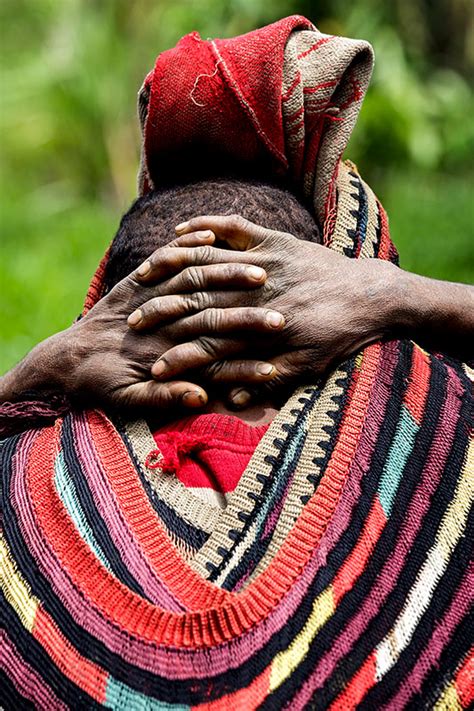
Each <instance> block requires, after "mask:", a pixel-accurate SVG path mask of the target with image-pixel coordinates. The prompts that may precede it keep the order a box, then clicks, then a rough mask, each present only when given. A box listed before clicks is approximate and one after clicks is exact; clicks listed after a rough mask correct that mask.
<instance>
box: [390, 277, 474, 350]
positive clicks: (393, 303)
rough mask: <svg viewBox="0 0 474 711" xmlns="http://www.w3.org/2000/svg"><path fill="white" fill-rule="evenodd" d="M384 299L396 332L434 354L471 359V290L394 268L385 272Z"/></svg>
mask: <svg viewBox="0 0 474 711" xmlns="http://www.w3.org/2000/svg"><path fill="white" fill-rule="evenodd" d="M386 294H387V296H386V298H387V300H388V302H389V306H390V311H389V323H388V326H389V328H390V321H391V323H392V325H393V328H394V330H395V331H396V332H399V333H400V335H402V336H404V337H408V338H412V339H413V340H415V341H417V342H418V343H420V344H421V345H425V346H426V347H427V348H431V349H433V350H439V351H442V352H444V353H448V354H450V355H452V356H455V357H457V358H461V359H465V360H469V359H472V358H473V357H474V352H473V351H474V346H473V343H474V287H473V286H470V285H468V284H456V283H452V282H445V281H438V280H436V279H429V278H427V277H422V276H419V275H417V274H411V273H410V272H406V271H404V270H402V269H398V268H397V267H393V265H389V270H387V287H386Z"/></svg>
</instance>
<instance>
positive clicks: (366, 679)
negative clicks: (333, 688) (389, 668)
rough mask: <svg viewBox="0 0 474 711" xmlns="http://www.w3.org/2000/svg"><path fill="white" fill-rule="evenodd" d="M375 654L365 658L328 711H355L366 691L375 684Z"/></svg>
mask: <svg viewBox="0 0 474 711" xmlns="http://www.w3.org/2000/svg"><path fill="white" fill-rule="evenodd" d="M375 673H376V666H375V652H372V654H371V655H370V657H367V659H366V660H365V662H364V663H363V665H362V666H361V667H360V669H359V671H358V672H356V674H354V676H353V677H352V679H351V680H350V682H349V683H348V684H347V686H346V687H345V689H344V691H343V692H342V693H341V694H339V696H338V697H337V699H335V701H333V703H332V704H331V706H330V707H329V709H330V711H349V710H350V709H355V708H356V706H357V705H358V704H360V702H361V701H362V699H363V698H364V696H365V695H366V693H367V691H368V690H369V689H370V688H371V687H372V686H374V685H375V682H376V676H375Z"/></svg>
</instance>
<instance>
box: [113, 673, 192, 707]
mask: <svg viewBox="0 0 474 711" xmlns="http://www.w3.org/2000/svg"><path fill="white" fill-rule="evenodd" d="M104 705H105V707H106V708H108V709H116V711H121V710H122V709H123V711H130V710H131V709H133V711H154V710H155V709H156V711H189V709H190V706H187V705H184V704H168V703H166V702H165V701H158V699H151V698H150V697H149V696H145V695H144V694H140V692H139V691H134V690H133V689H131V688H130V687H129V686H126V684H122V683H121V682H120V681H117V680H116V679H113V678H112V677H110V676H109V678H108V679H107V688H106V690H105V704H104Z"/></svg>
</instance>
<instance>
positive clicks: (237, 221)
mask: <svg viewBox="0 0 474 711" xmlns="http://www.w3.org/2000/svg"><path fill="white" fill-rule="evenodd" d="M246 224H247V220H246V219H245V218H244V217H242V215H239V214H237V213H235V214H233V215H229V227H230V228H231V229H233V230H237V231H238V230H242V229H244V228H245V226H246Z"/></svg>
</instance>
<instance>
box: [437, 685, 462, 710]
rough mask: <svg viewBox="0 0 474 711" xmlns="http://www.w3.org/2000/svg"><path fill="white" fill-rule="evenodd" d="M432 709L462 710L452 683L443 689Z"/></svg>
mask: <svg viewBox="0 0 474 711" xmlns="http://www.w3.org/2000/svg"><path fill="white" fill-rule="evenodd" d="M433 711H462V706H461V704H460V703H459V698H458V695H457V692H456V687H455V686H454V684H450V685H449V686H447V687H446V689H445V690H444V691H443V693H442V694H441V696H440V697H439V699H438V701H437V702H436V703H435V705H434V706H433Z"/></svg>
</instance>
